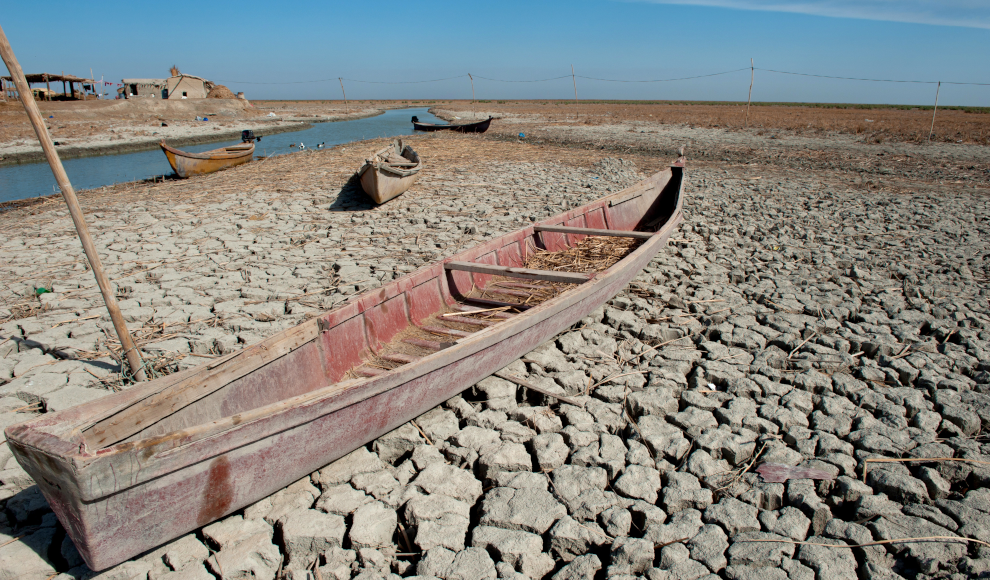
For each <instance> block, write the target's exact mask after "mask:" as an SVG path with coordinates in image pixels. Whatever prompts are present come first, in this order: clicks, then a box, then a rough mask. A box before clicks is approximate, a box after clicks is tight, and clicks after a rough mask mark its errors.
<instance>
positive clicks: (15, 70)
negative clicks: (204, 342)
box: [0, 27, 146, 381]
mask: <svg viewBox="0 0 990 580" xmlns="http://www.w3.org/2000/svg"><path fill="white" fill-rule="evenodd" d="M0 57H3V62H4V64H6V65H7V70H8V71H10V76H11V78H12V79H14V84H15V85H16V86H17V92H18V95H19V96H20V99H21V103H23V105H24V109H25V110H26V111H27V115H28V118H29V119H30V120H31V125H33V126H34V132H35V133H37V135H38V140H39V141H41V148H42V149H43V150H44V151H45V157H46V158H47V159H48V165H50V166H51V168H52V173H54V174H55V181H56V182H58V186H59V187H60V188H61V189H62V196H63V197H64V198H65V203H66V205H68V206H69V213H70V214H71V215H72V222H73V223H74V224H75V225H76V232H78V234H79V241H80V242H82V247H83V251H84V252H86V258H87V259H88V260H89V265H90V266H91V267H92V268H93V275H94V276H96V283H97V285H99V287H100V292H101V293H102V294H103V301H104V302H106V305H107V310H108V311H109V312H110V319H111V320H112V321H113V327H114V330H116V331H117V337H118V338H119V339H120V346H121V348H122V349H123V350H124V356H125V357H126V358H127V364H128V365H129V366H130V367H131V372H132V373H133V375H134V378H135V379H136V380H138V381H143V380H145V378H146V375H145V373H144V366H143V364H142V362H141V354H140V353H139V352H138V350H137V348H135V346H134V341H133V340H131V335H130V333H129V332H127V325H126V324H125V323H124V315H123V314H121V313H120V307H119V306H118V305H117V299H116V298H115V297H114V294H113V289H112V288H111V287H110V280H109V279H108V278H107V275H106V273H105V272H104V271H103V264H102V263H101V262H100V255H99V254H97V253H96V246H95V245H94V244H93V238H92V237H91V236H90V235H89V228H88V227H86V219H85V218H84V217H83V213H82V209H81V208H80V207H79V200H77V199H76V192H75V190H73V189H72V183H70V182H69V176H68V175H67V174H66V173H65V168H64V167H62V160H61V159H59V157H58V153H57V152H56V151H55V144H54V143H52V137H51V135H49V134H48V130H47V129H45V123H44V121H43V120H42V118H41V111H39V110H38V104H37V103H35V102H34V96H33V95H32V94H31V88H30V87H29V86H28V82H27V79H26V78H24V71H23V70H21V65H20V64H18V62H17V58H16V57H15V56H14V49H13V48H11V47H10V42H8V41H7V35H6V34H5V33H4V31H3V28H2V27H0Z"/></svg>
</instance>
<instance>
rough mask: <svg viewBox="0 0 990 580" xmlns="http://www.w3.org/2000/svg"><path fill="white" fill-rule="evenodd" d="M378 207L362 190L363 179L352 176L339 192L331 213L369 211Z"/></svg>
mask: <svg viewBox="0 0 990 580" xmlns="http://www.w3.org/2000/svg"><path fill="white" fill-rule="evenodd" d="M376 207H378V206H376V205H375V202H374V201H372V200H371V198H370V197H368V195H367V194H366V193H364V189H362V188H361V178H360V177H358V175H357V173H355V174H354V175H351V177H350V179H348V180H347V183H345V184H344V186H343V187H341V188H340V191H338V192H337V198H336V199H334V200H333V203H331V204H330V211H367V210H369V209H374V208H376Z"/></svg>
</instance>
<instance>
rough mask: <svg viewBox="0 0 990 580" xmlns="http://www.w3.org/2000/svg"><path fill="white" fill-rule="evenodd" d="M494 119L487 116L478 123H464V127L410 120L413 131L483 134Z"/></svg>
mask: <svg viewBox="0 0 990 580" xmlns="http://www.w3.org/2000/svg"><path fill="white" fill-rule="evenodd" d="M494 118H495V117H491V116H489V117H488V118H487V119H485V120H484V121H478V122H477V123H466V124H464V125H437V124H435V123H420V122H419V117H413V118H412V124H413V129H414V130H416V131H457V132H458V133H484V132H485V131H487V130H488V126H489V125H491V124H492V119H494Z"/></svg>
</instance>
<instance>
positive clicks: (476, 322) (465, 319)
mask: <svg viewBox="0 0 990 580" xmlns="http://www.w3.org/2000/svg"><path fill="white" fill-rule="evenodd" d="M443 321H444V322H457V323H460V324H473V325H475V326H485V327H488V326H495V325H496V324H498V321H496V320H482V319H480V318H470V317H468V316H445V317H444V318H443Z"/></svg>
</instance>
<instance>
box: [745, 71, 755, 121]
mask: <svg viewBox="0 0 990 580" xmlns="http://www.w3.org/2000/svg"><path fill="white" fill-rule="evenodd" d="M755 76H756V69H755V68H754V67H753V59H749V98H748V99H746V128H747V129H748V128H749V104H750V102H752V100H753V77H755Z"/></svg>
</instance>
